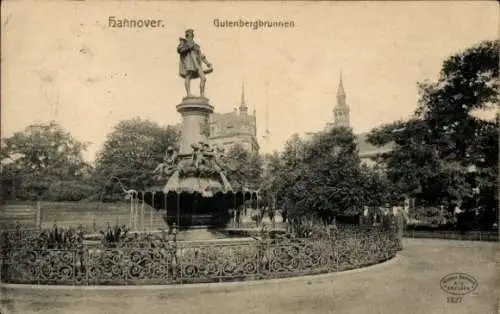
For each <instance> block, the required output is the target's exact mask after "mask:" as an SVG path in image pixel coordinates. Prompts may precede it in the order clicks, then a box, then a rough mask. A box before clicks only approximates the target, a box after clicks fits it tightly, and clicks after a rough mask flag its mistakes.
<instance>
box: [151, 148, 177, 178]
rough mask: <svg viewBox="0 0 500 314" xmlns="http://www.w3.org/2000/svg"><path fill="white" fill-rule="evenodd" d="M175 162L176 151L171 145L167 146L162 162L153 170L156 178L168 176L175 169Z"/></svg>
mask: <svg viewBox="0 0 500 314" xmlns="http://www.w3.org/2000/svg"><path fill="white" fill-rule="evenodd" d="M176 163H177V152H176V151H175V150H174V148H173V147H172V146H169V147H168V148H167V151H166V152H165V155H164V156H163V162H162V163H161V164H159V165H158V166H156V168H155V170H153V174H156V179H157V180H161V179H162V178H163V176H164V175H167V176H170V175H171V174H172V173H173V172H174V170H175V165H176Z"/></svg>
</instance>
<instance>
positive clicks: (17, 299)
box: [0, 239, 500, 314]
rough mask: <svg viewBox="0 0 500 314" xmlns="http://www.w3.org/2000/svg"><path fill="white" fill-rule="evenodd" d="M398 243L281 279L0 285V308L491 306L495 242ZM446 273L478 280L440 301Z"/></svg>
mask: <svg viewBox="0 0 500 314" xmlns="http://www.w3.org/2000/svg"><path fill="white" fill-rule="evenodd" d="M405 242H406V243H405V250H404V251H403V252H401V253H400V255H399V257H398V258H397V259H396V260H394V261H390V262H388V263H387V264H384V265H376V266H374V267H373V268H369V269H364V270H357V271H353V272H347V273H338V274H333V275H332V274H330V275H323V276H317V277H303V278H293V279H285V280H282V281H272V282H257V283H251V284H249V283H245V284H241V283H238V284H215V285H214V284H211V285H201V286H200V285H196V286H189V285H186V286H182V287H153V288H137V289H136V288H132V289H130V288H128V289H121V290H116V289H102V288H101V289H97V290H92V289H82V288H76V289H69V290H68V289H65V290H61V289H45V288H36V289H25V288H21V289H20V288H6V287H3V288H0V293H1V295H0V309H2V307H3V312H1V311H2V310H0V313H1V314H11V313H22V314H29V313H50V314H83V313H85V314H115V313H116V314H138V313H158V314H160V313H161V314H163V313H168V314H176V313H179V314H180V313H182V314H190V313H196V314H201V313H203V314H205V313H206V314H211V313H214V314H215V313H216V314H225V313H231V314H232V313H237V314H249V313H259V314H260V313H276V314H285V313H287V314H288V313H314V314H316V313H317V314H325V313H341V314H349V313H356V314H368V313H380V314H402V313H405V314H406V313H414V314H421V313H450V314H451V313H453V314H459V313H471V314H472V313H473V314H476V313H482V314H490V313H491V314H493V313H497V312H496V306H495V304H496V298H495V296H496V295H500V289H497V291H496V292H495V291H494V287H495V275H496V273H495V270H496V269H495V263H494V261H495V256H494V249H495V248H496V245H497V244H496V243H492V242H465V241H464V242H459V241H445V240H421V239H411V240H405ZM496 260H497V261H500V259H499V258H498V256H496ZM453 272H464V273H468V274H470V275H472V276H474V277H475V278H476V279H477V281H478V283H479V286H478V288H477V289H476V290H475V291H474V292H472V293H471V294H468V295H466V296H464V297H463V300H462V303H460V304H452V303H447V295H446V293H444V292H443V291H441V289H440V286H439V281H440V279H441V278H442V277H443V276H445V275H446V274H449V273H453Z"/></svg>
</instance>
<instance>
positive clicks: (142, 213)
mask: <svg viewBox="0 0 500 314" xmlns="http://www.w3.org/2000/svg"><path fill="white" fill-rule="evenodd" d="M141 230H144V192H142V203H141Z"/></svg>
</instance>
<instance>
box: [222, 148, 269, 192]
mask: <svg viewBox="0 0 500 314" xmlns="http://www.w3.org/2000/svg"><path fill="white" fill-rule="evenodd" d="M225 159H226V163H227V166H228V168H229V171H228V173H226V175H227V177H228V179H229V181H230V182H231V185H232V187H233V188H234V189H241V188H252V189H257V188H258V187H259V185H260V182H261V177H262V157H261V156H260V155H259V154H258V153H252V152H250V151H248V150H247V149H245V148H244V147H243V146H242V145H240V144H235V145H233V146H231V148H230V149H229V150H228V151H227V152H226V155H225Z"/></svg>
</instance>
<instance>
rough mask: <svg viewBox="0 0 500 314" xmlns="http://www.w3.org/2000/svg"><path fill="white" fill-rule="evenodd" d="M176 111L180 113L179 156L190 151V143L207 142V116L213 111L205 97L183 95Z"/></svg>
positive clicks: (208, 133) (208, 131) (208, 128)
mask: <svg viewBox="0 0 500 314" xmlns="http://www.w3.org/2000/svg"><path fill="white" fill-rule="evenodd" d="M177 112H179V113H180V114H181V115H182V126H181V140H180V145H179V157H182V156H186V155H190V154H191V153H192V151H193V150H192V148H191V145H192V144H196V143H198V142H200V141H203V142H207V141H208V138H209V136H210V125H209V117H210V114H212V113H213V112H214V107H213V106H211V105H210V104H209V102H208V99H207V98H204V97H184V98H183V99H182V102H181V103H180V104H179V105H177Z"/></svg>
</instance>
